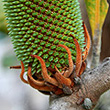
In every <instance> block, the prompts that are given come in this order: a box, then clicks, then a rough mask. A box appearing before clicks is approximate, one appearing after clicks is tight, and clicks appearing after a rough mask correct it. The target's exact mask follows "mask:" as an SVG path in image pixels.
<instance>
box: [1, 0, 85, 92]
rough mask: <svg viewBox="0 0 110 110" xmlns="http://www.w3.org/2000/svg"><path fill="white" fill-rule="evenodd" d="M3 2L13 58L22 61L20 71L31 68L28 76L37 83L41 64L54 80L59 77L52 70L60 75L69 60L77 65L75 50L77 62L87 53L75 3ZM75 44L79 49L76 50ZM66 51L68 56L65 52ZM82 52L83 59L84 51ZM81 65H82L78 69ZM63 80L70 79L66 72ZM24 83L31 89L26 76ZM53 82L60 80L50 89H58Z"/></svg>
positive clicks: (61, 0) (73, 0)
mask: <svg viewBox="0 0 110 110" xmlns="http://www.w3.org/2000/svg"><path fill="white" fill-rule="evenodd" d="M3 1H4V2H5V4H4V9H5V12H6V14H5V15H6V17H7V18H6V19H7V22H8V30H9V35H10V37H11V39H12V43H13V45H14V51H15V52H16V55H17V58H18V59H19V61H21V62H22V68H23V67H24V68H25V71H28V72H29V70H30V69H29V67H31V73H32V74H34V75H35V76H36V79H37V80H38V81H43V80H45V77H44V75H43V73H42V71H43V70H42V68H44V67H43V66H42V63H45V65H44V66H45V68H46V69H47V71H48V75H49V77H51V76H52V77H55V78H54V80H55V81H56V79H57V78H56V77H57V76H59V75H55V73H56V71H57V73H60V72H62V71H65V70H68V68H70V64H69V59H71V61H72V63H73V62H74V63H76V64H77V62H78V57H77V53H78V51H80V52H79V54H81V55H80V58H79V59H80V61H79V63H80V62H81V61H82V58H83V57H84V56H82V54H83V53H84V52H85V51H86V50H87V49H86V46H87V39H85V38H86V37H85V36H86V35H85V33H84V32H86V31H87V30H86V31H84V28H83V23H82V20H81V12H80V7H79V3H78V0H3ZM86 33H87V32H86ZM75 42H76V43H75ZM77 44H78V45H79V48H78V49H79V50H78V49H77V47H76V45H77ZM67 48H68V49H67ZM69 50H70V53H69V52H67V51H69ZM85 53H86V55H85V56H87V52H85ZM69 54H70V57H71V58H69ZM42 60H43V61H42ZM76 60H77V62H76ZM81 66H82V63H81V65H80V68H81ZM73 67H74V66H73ZM73 67H72V68H73ZM76 68H77V66H76ZM41 70H42V71H41ZM79 70H80V69H79ZM23 71H24V69H23ZM72 71H73V70H72ZM72 71H71V72H72ZM52 72H53V73H52ZM53 74H54V75H53ZM65 74H66V73H65ZM71 74H72V73H71ZM78 74H79V73H78ZM29 76H30V75H29ZM62 76H63V73H62ZM71 76H72V75H71ZM63 77H65V78H66V77H70V73H69V75H64V76H63ZM34 80H35V79H34ZM28 82H30V83H31V84H30V85H31V86H33V85H34V84H32V80H31V78H30V77H28V81H27V83H28ZM47 82H49V81H47ZM49 83H50V82H49ZM57 83H60V81H58V82H57V81H56V82H55V84H54V83H52V85H51V84H50V86H53V85H54V86H56V87H58V88H60V89H61V88H62V84H60V86H58V85H59V84H57ZM44 85H45V84H44V83H43V86H44ZM47 85H49V84H47ZM47 85H45V87H47V88H46V90H45V91H47V89H48V88H49V87H48V86H47ZM34 88H35V87H34ZM53 88H54V87H53ZM38 90H41V91H43V90H42V89H38Z"/></svg>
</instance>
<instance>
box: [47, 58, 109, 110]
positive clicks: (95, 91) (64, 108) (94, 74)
mask: <svg viewBox="0 0 110 110" xmlns="http://www.w3.org/2000/svg"><path fill="white" fill-rule="evenodd" d="M81 79H82V83H81V86H80V88H79V89H77V88H78V86H76V87H74V92H73V94H72V95H70V96H64V97H58V96H57V97H54V95H52V96H50V107H49V110H85V109H84V108H83V107H82V104H79V105H78V104H77V103H78V102H79V100H80V97H83V98H90V99H91V100H92V102H93V104H94V105H96V102H97V101H98V99H99V97H100V95H101V94H102V93H104V92H105V91H107V90H108V89H110V58H106V59H105V60H104V61H103V62H102V64H100V65H99V66H98V67H96V68H94V69H92V70H86V71H85V72H84V73H83V74H82V76H81Z"/></svg>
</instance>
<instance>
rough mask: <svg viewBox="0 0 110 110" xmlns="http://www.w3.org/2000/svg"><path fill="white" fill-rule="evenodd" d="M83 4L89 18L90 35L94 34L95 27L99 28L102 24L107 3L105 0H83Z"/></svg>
mask: <svg viewBox="0 0 110 110" xmlns="http://www.w3.org/2000/svg"><path fill="white" fill-rule="evenodd" d="M85 4H86V8H87V13H88V16H89V20H90V25H91V29H92V35H93V36H94V31H95V30H96V29H97V28H99V29H101V28H102V26H103V23H104V21H105V17H106V14H107V11H108V3H107V0H85Z"/></svg>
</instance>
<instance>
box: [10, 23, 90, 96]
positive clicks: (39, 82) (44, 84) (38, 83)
mask: <svg viewBox="0 0 110 110" xmlns="http://www.w3.org/2000/svg"><path fill="white" fill-rule="evenodd" d="M83 27H84V34H85V44H86V47H85V51H84V52H83V53H82V52H81V49H80V45H79V43H78V41H77V39H76V38H75V37H74V36H73V35H71V36H72V37H73V39H74V43H75V45H76V53H77V55H76V63H75V64H73V61H72V56H71V51H70V49H69V48H68V47H67V46H65V45H62V44H60V45H58V46H59V47H62V48H64V49H65V50H66V51H67V53H68V61H69V67H66V68H65V69H62V72H60V71H59V70H58V68H57V67H56V66H55V67H54V69H52V68H46V65H45V62H44V60H43V59H42V58H41V57H39V56H37V55H31V57H33V58H37V59H38V60H39V62H40V63H41V68H42V75H41V76H39V77H37V79H35V78H34V77H33V76H32V73H31V64H29V66H28V72H27V80H25V79H24V78H23V75H24V70H25V69H24V64H23V62H22V61H21V68H22V71H21V74H20V78H21V80H22V81H23V82H24V83H27V84H29V85H30V86H32V87H33V88H35V89H37V90H39V91H41V92H42V93H48V94H50V92H52V93H54V94H56V95H61V94H71V93H72V88H73V87H74V85H75V83H74V80H73V79H74V78H76V77H80V75H81V74H82V73H83V72H84V70H85V68H86V63H85V60H86V58H87V55H88V52H89V49H90V37H89V34H88V31H87V29H86V26H85V24H83ZM74 65H75V68H74ZM12 68H16V67H12ZM73 70H74V71H73ZM48 72H50V73H51V76H50V75H49V74H48Z"/></svg>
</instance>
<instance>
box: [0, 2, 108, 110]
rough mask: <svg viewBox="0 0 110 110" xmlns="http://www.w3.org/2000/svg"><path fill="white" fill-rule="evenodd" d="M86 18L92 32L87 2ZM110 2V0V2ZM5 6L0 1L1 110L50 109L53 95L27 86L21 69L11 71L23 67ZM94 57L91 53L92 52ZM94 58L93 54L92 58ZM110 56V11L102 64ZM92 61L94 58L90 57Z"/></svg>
mask: <svg viewBox="0 0 110 110" xmlns="http://www.w3.org/2000/svg"><path fill="white" fill-rule="evenodd" d="M79 1H80V5H81V11H82V16H83V20H84V22H85V24H86V25H87V28H88V31H89V33H90V35H91V29H90V24H89V20H88V17H87V12H86V8H85V4H84V1H83V0H79ZM108 2H109V3H110V0H108ZM7 33H8V31H7V28H6V21H5V16H4V10H3V3H2V0H0V109H1V110H47V109H48V106H49V96H48V95H43V94H41V93H39V92H38V91H37V90H35V89H33V88H31V87H30V86H28V85H27V84H24V83H23V82H22V81H21V80H20V78H19V75H20V70H14V69H12V70H10V69H9V67H10V66H13V65H20V62H18V61H17V58H16V56H15V53H14V52H13V45H12V44H11V39H10V37H9V36H8V34H7ZM90 54H91V52H90ZM89 56H90V55H89ZM105 57H110V8H109V11H108V14H107V17H106V20H105V23H104V25H103V32H102V49H101V61H102V60H103V59H104V58H105ZM89 58H90V57H89Z"/></svg>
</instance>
